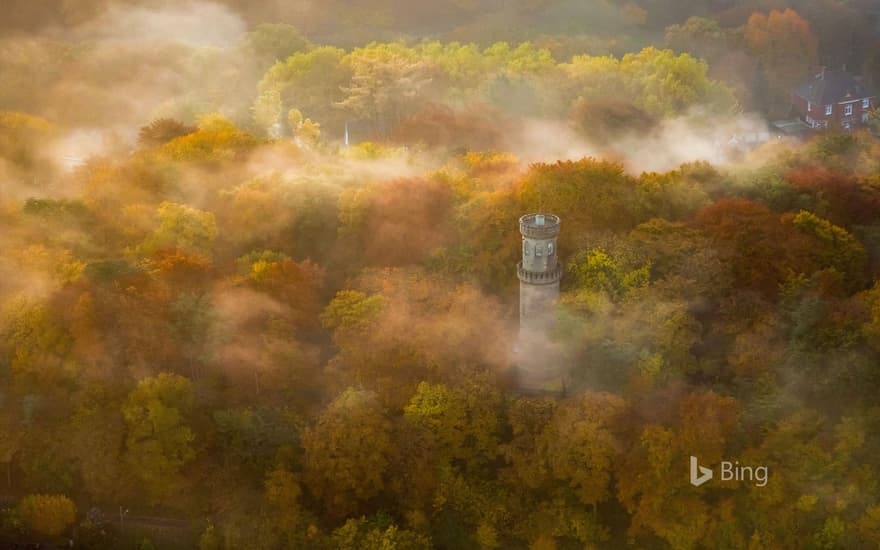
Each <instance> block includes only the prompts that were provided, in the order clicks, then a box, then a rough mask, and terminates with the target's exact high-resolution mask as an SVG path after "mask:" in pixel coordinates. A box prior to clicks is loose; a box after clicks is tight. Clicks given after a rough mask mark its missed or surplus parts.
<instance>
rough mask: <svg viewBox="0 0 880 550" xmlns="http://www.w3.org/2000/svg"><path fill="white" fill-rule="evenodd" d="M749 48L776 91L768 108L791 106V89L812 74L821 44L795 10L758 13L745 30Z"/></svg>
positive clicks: (751, 18) (773, 109) (776, 108)
mask: <svg viewBox="0 0 880 550" xmlns="http://www.w3.org/2000/svg"><path fill="white" fill-rule="evenodd" d="M743 36H744V40H745V45H746V47H747V48H748V49H749V51H751V52H752V54H753V55H754V56H755V57H757V58H758V59H759V60H760V62H761V65H762V66H763V68H764V69H766V76H767V80H768V82H769V83H770V87H771V90H772V92H773V103H771V105H769V106H768V107H769V108H770V109H772V110H771V112H776V110H778V109H779V108H780V107H781V105H782V104H783V103H785V104H786V105H787V104H788V99H787V98H788V97H789V94H790V92H791V90H792V89H793V88H794V86H795V85H797V84H798V82H799V81H800V80H802V79H804V78H806V77H807V76H808V75H809V71H810V70H811V69H812V68H813V67H815V65H816V60H817V41H816V37H815V36H814V35H813V32H812V30H811V29H810V24H809V23H808V22H807V21H806V20H805V19H804V18H803V17H801V16H800V14H798V12H796V11H794V10H793V9H791V8H786V9H785V10H782V11H780V10H772V11H771V12H770V13H762V12H756V13H753V14H752V16H751V17H749V20H748V23H747V24H746V26H745V29H744V31H743Z"/></svg>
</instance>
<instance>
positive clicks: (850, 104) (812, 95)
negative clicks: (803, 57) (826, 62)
mask: <svg viewBox="0 0 880 550" xmlns="http://www.w3.org/2000/svg"><path fill="white" fill-rule="evenodd" d="M792 105H793V107H794V109H795V110H796V111H797V113H798V116H799V117H800V119H801V120H803V121H804V122H805V123H806V124H807V126H809V127H810V128H836V129H840V130H852V129H854V128H858V127H860V126H864V125H865V124H866V123H867V121H868V111H869V110H870V109H873V108H874V107H876V106H877V105H878V103H877V94H876V93H875V92H874V90H873V89H871V88H870V87H869V86H867V85H866V84H865V83H864V82H862V81H861V79H859V78H856V77H854V76H852V75H851V74H849V73H847V72H845V71H835V70H831V69H822V70H821V71H820V72H819V73H818V74H817V75H816V76H814V77H813V78H812V79H810V80H809V81H807V82H804V83H803V84H801V85H800V86H799V87H798V89H797V90H796V91H795V92H794V93H792Z"/></svg>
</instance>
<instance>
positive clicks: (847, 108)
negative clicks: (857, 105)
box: [843, 103, 853, 115]
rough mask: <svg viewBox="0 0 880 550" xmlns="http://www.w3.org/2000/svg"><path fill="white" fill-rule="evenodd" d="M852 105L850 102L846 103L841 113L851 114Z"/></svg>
mask: <svg viewBox="0 0 880 550" xmlns="http://www.w3.org/2000/svg"><path fill="white" fill-rule="evenodd" d="M852 106H853V104H852V103H847V104H846V105H845V106H844V107H843V114H845V115H851V114H852Z"/></svg>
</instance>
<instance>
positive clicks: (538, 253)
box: [535, 244, 541, 258]
mask: <svg viewBox="0 0 880 550" xmlns="http://www.w3.org/2000/svg"><path fill="white" fill-rule="evenodd" d="M535 256H537V257H539V258H540V257H541V245H539V244H536V245H535Z"/></svg>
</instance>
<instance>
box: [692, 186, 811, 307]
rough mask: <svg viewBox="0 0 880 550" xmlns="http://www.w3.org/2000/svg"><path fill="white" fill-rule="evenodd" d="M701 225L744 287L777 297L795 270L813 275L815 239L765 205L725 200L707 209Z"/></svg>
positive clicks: (737, 280) (699, 220) (701, 219)
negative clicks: (795, 227)
mask: <svg viewBox="0 0 880 550" xmlns="http://www.w3.org/2000/svg"><path fill="white" fill-rule="evenodd" d="M697 223H698V224H699V225H700V226H701V228H702V229H703V230H704V231H705V232H706V233H707V234H708V235H709V237H711V238H712V240H713V241H714V242H715V244H716V246H717V247H718V250H719V253H720V255H721V257H722V259H724V261H725V262H727V263H728V265H729V267H730V270H731V273H732V274H733V277H734V281H735V283H736V285H737V287H739V288H746V289H750V290H755V291H757V292H760V293H762V294H764V295H765V296H768V297H771V298H772V297H775V296H776V295H777V294H778V292H779V286H780V285H781V284H782V283H783V282H785V280H786V279H788V278H789V277H790V276H791V275H792V274H795V273H812V272H813V271H814V270H815V268H816V266H815V262H814V260H813V258H812V253H811V252H812V249H813V248H814V243H813V242H812V241H811V239H810V238H809V237H807V236H806V235H804V234H803V233H801V232H799V231H797V230H796V229H794V227H793V226H791V225H788V224H785V223H783V222H782V220H781V219H780V217H779V215H778V214H776V213H774V212H772V211H771V210H770V209H769V208H767V207H766V206H764V205H762V204H758V203H754V202H751V201H748V200H744V199H724V200H720V201H718V202H716V203H714V204H712V205H710V206H707V207H706V208H704V209H703V210H702V211H701V212H700V214H699V215H698V217H697Z"/></svg>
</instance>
